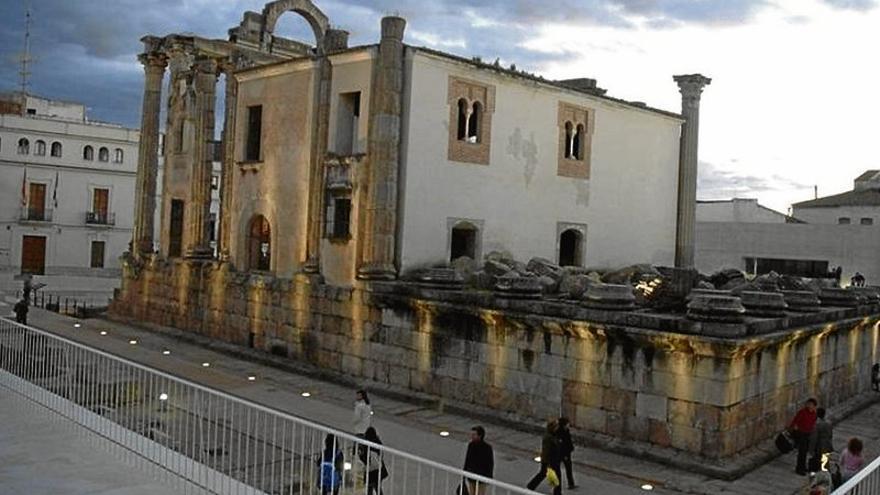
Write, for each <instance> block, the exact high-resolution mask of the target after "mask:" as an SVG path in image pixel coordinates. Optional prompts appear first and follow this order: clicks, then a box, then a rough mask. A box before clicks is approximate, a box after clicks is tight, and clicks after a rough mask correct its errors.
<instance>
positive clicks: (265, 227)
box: [248, 215, 272, 271]
mask: <svg viewBox="0 0 880 495" xmlns="http://www.w3.org/2000/svg"><path fill="white" fill-rule="evenodd" d="M271 248H272V231H271V229H270V227H269V221H268V220H266V217H264V216H263V215H257V216H256V217H254V219H253V220H251V225H250V228H249V229H248V268H249V269H250V270H260V271H269V270H270V266H271V261H272V249H271Z"/></svg>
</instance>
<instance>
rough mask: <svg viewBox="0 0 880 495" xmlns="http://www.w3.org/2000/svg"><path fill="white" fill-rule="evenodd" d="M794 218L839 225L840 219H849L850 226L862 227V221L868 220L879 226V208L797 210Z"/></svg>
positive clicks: (835, 207) (844, 207) (854, 207)
mask: <svg viewBox="0 0 880 495" xmlns="http://www.w3.org/2000/svg"><path fill="white" fill-rule="evenodd" d="M793 214H794V216H795V218H797V219H799V220H803V221H805V222H807V223H821V224H835V225H836V224H839V223H840V219H841V218H847V219H849V222H850V225H859V226H861V225H862V222H863V220H862V219H870V220H869V221H870V224H871V225H878V226H880V206H831V207H813V208H798V207H794V213H793Z"/></svg>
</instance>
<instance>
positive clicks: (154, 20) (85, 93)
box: [0, 0, 872, 125]
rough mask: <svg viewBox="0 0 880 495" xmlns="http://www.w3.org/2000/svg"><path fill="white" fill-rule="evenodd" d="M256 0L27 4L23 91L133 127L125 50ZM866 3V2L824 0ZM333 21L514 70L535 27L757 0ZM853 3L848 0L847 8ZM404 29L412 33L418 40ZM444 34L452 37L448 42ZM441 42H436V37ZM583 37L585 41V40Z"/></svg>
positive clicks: (471, 8) (690, 11) (725, 11)
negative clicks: (27, 63) (394, 26)
mask: <svg viewBox="0 0 880 495" xmlns="http://www.w3.org/2000/svg"><path fill="white" fill-rule="evenodd" d="M265 1H266V0H224V1H223V2H217V1H211V0H116V1H114V2H107V1H105V0H76V1H70V0H41V1H39V2H32V11H33V18H34V23H33V28H32V40H33V43H32V46H33V54H34V57H35V58H36V59H37V63H36V64H34V66H33V77H32V91H33V92H35V93H38V94H43V95H46V96H50V97H54V98H62V99H70V100H78V101H82V102H84V103H86V105H87V106H89V107H90V108H91V110H92V112H91V115H92V116H93V117H96V118H98V119H101V120H110V121H118V122H121V123H124V124H127V125H137V124H138V120H139V119H138V115H137V114H138V112H139V107H140V91H141V84H142V74H141V70H140V67H139V64H138V63H137V62H136V59H135V55H136V54H137V53H138V52H139V50H140V48H141V45H140V43H139V41H138V40H139V38H140V37H141V36H143V35H145V34H157V35H163V34H167V33H173V32H193V33H197V34H199V35H202V36H206V37H213V38H225V37H226V30H227V29H228V28H230V27H233V26H235V25H237V24H238V22H239V20H240V19H241V15H242V13H243V12H244V11H246V10H255V11H260V10H261V9H262V6H263V4H264V3H265ZM825 1H828V2H829V3H834V4H838V5H840V6H843V5H844V4H853V5H855V4H867V3H872V2H870V1H869V0H848V1H847V0H825ZM316 3H317V4H318V5H319V6H320V7H321V8H322V9H323V10H324V11H325V12H326V13H327V14H328V16H329V17H330V19H331V21H332V22H333V23H334V25H336V26H339V27H342V28H344V29H348V30H350V31H351V33H352V38H351V39H352V43H355V44H361V43H373V42H375V41H376V40H377V38H378V31H379V19H380V18H381V17H382V16H383V15H385V14H388V13H399V14H400V15H403V16H404V17H406V18H407V19H408V21H409V32H410V35H409V38H408V41H410V42H411V43H413V44H417V45H419V44H429V43H428V41H429V40H434V39H436V40H440V43H438V44H437V45H436V46H434V47H435V48H439V49H443V50H446V51H452V52H454V53H456V54H458V55H462V56H465V57H472V56H480V57H482V58H483V59H484V60H488V61H491V60H494V59H495V58H496V57H500V58H501V60H502V61H503V62H505V63H516V64H517V66H518V67H519V68H521V69H526V70H530V71H535V70H536V69H537V68H538V67H540V66H541V65H542V64H544V63H547V62H550V61H553V60H558V59H561V58H563V57H567V56H568V55H569V54H567V53H546V52H538V51H533V50H529V49H526V48H524V47H522V46H521V45H522V44H523V43H524V42H526V41H528V40H529V39H530V38H531V37H532V36H533V35H534V33H535V31H536V29H537V27H538V26H540V25H542V24H560V23H561V24H569V25H571V24H576V25H601V26H612V27H616V28H620V29H671V28H675V27H677V26H681V25H684V24H703V25H706V24H712V25H717V24H739V23H745V22H748V21H749V20H750V19H751V18H752V17H753V16H754V14H755V13H756V12H758V11H759V10H761V9H762V8H765V6H766V5H767V0H558V1H557V2H555V3H553V4H552V5H550V4H548V3H546V2H545V1H543V0H481V1H477V0H439V1H434V2H424V1H423V0H316ZM850 8H856V7H850ZM0 12H3V13H4V15H3V16H2V18H0V27H2V29H0V62H2V63H0V89H12V88H15V87H16V86H17V81H18V67H17V65H16V64H15V63H14V59H15V56H16V54H17V53H18V52H19V51H20V50H21V46H22V40H23V18H24V2H22V1H21V0H0ZM413 32H417V33H421V34H423V35H427V36H422V37H421V38H418V39H417V37H414V36H413V35H412V33H413ZM279 34H282V35H290V34H292V35H294V36H295V37H296V38H299V39H305V40H310V39H311V38H312V35H311V32H310V31H309V29H308V27H307V26H306V24H305V22H304V21H302V20H301V19H299V18H298V17H297V16H296V15H294V14H289V15H286V16H284V17H282V19H281V22H280V24H279ZM449 41H457V42H459V43H454V44H451V45H450V44H449V43H448V42H449ZM444 42H446V44H444ZM586 42H587V40H585V43H586Z"/></svg>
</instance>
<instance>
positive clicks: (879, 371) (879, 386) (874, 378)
mask: <svg viewBox="0 0 880 495" xmlns="http://www.w3.org/2000/svg"><path fill="white" fill-rule="evenodd" d="M871 389H872V390H874V391H875V392H880V363H874V366H871Z"/></svg>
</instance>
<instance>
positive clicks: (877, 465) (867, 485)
mask: <svg viewBox="0 0 880 495" xmlns="http://www.w3.org/2000/svg"><path fill="white" fill-rule="evenodd" d="M877 493H880V457H877V458H876V459H874V461H873V462H871V463H870V464H868V465H867V466H865V467H864V468H862V470H861V471H859V472H857V473H856V474H854V475H853V477H852V478H850V479H849V480H847V482H846V483H844V484H842V485H840V487H838V488H837V489H836V490H834V491H833V492H832V493H831V495H874V494H877Z"/></svg>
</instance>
